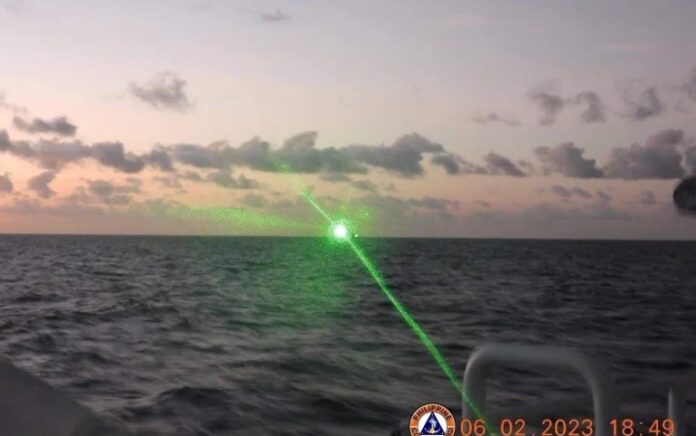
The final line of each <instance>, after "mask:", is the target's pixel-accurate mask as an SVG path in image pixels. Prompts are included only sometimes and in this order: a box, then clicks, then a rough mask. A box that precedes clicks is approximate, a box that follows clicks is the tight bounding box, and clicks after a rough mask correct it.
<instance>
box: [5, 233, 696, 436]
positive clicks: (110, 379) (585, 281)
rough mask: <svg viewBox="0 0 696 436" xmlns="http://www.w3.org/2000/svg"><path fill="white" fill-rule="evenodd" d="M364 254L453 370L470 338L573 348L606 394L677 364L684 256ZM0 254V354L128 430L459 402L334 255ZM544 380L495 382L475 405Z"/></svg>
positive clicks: (684, 318)
mask: <svg viewBox="0 0 696 436" xmlns="http://www.w3.org/2000/svg"><path fill="white" fill-rule="evenodd" d="M363 243H364V245H365V246H366V249H367V251H368V252H369V253H370V254H371V255H372V256H373V258H374V260H375V262H376V264H377V265H378V266H379V267H380V269H381V271H382V273H383V275H384V277H385V278H386V280H387V281H388V283H390V285H391V287H392V289H393V290H394V292H395V293H396V294H397V295H398V296H399V298H401V299H402V301H403V302H404V304H405V305H406V306H407V307H408V308H409V309H410V311H411V312H412V314H413V315H414V317H415V318H416V319H417V320H418V321H419V322H420V323H421V325H422V326H423V328H424V329H425V330H426V331H427V332H428V333H429V334H430V335H431V337H432V339H433V340H434V342H435V343H436V344H438V345H439V347H440V349H441V351H442V353H443V354H444V355H445V356H446V358H447V359H448V361H449V362H450V364H451V366H452V367H453V368H454V369H455V371H457V373H458V374H461V373H462V371H463V369H464V367H465V365H466V359H467V357H468V355H469V353H470V352H471V350H472V348H473V347H474V346H476V345H477V344H479V343H482V342H485V341H515V342H527V343H543V344H558V345H570V346H574V347H579V348H581V349H582V350H585V351H587V352H589V353H591V354H593V355H595V356H597V357H600V358H602V359H604V360H605V361H607V362H608V363H609V364H610V367H611V369H612V371H614V373H615V374H616V375H617V376H618V377H619V378H620V380H621V381H636V380H643V379H647V378H652V377H654V376H655V375H658V374H660V375H665V374H676V373H680V372H684V371H687V370H689V369H691V368H693V367H694V364H695V363H696V243H679V242H604V241H592V242H589V241H588V242H580V241H508V240H425V239H419V240H416V239H411V240H407V239H402V240H399V239H390V240H367V241H363ZM0 257H1V258H2V262H3V263H2V268H1V269H0V333H1V335H0V353H1V354H2V355H5V356H7V357H8V358H9V359H11V360H12V361H13V362H15V363H16V364H17V365H18V366H20V367H22V368H24V369H27V370H28V371H30V372H31V373H33V374H35V375H37V376H39V377H41V378H43V379H45V380H47V381H48V382H49V383H51V384H52V385H54V386H58V387H59V388H61V389H63V390H65V391H67V392H68V393H69V394H70V395H71V396H73V397H74V398H76V399H78V400H79V401H81V402H83V403H85V404H87V405H88V406H90V407H92V408H93V409H95V410H97V411H99V412H101V413H104V414H107V415H110V416H113V417H116V418H117V419H118V420H120V421H121V422H122V423H124V424H125V425H126V426H127V427H129V428H130V429H132V430H134V431H137V432H139V433H140V434H145V435H208V434H221V435H236V434H243V433H249V434H251V433H253V434H259V435H270V434H278V435H281V434H298V435H308V434H314V435H324V434H326V435H360V434H362V435H388V434H389V432H390V431H391V429H392V428H393V426H394V424H395V423H397V422H398V421H400V420H403V419H405V418H407V417H408V416H409V415H410V414H411V413H412V411H413V410H414V409H416V408H417V407H418V406H420V405H421V404H423V403H426V402H440V403H443V404H446V405H450V406H452V407H453V408H455V409H456V408H457V407H458V406H457V403H458V399H457V393H456V391H455V390H454V388H453V387H452V386H451V385H450V384H449V382H448V381H447V380H446V378H445V377H444V375H443V373H442V372H441V371H440V369H439V367H438V366H437V365H436V364H435V362H434V361H433V360H432V358H431V357H430V355H429V354H428V353H427V352H426V351H425V349H424V347H423V346H422V345H421V343H420V342H419V341H418V340H417V339H416V338H415V337H414V335H413V333H412V332H411V331H410V330H409V328H408V327H407V326H406V325H405V324H404V322H403V321H402V320H401V319H400V317H399V316H398V315H397V313H396V312H395V311H394V309H393V308H392V306H391V305H390V303H389V302H388V301H387V299H386V298H385V296H384V295H383V294H382V292H381V291H380V290H379V288H378V287H377V286H376V285H375V284H374V282H373V281H372V279H371V278H370V277H369V275H368V274H367V273H366V272H365V270H364V269H363V268H362V266H361V265H360V264H358V263H357V261H356V260H355V257H354V256H353V255H352V253H351V252H350V251H348V250H347V248H346V247H343V246H337V245H329V244H328V243H327V242H326V241H323V240H319V239H294V238H196V237H76V236H0ZM561 380H562V381H561V382H560V383H552V382H551V381H550V380H549V379H546V378H543V377H538V376H537V377H535V376H533V375H528V374H526V373H520V372H501V373H500V374H498V375H497V376H496V377H494V379H493V381H492V386H493V387H494V391H493V393H492V395H493V400H494V401H493V402H494V403H497V404H499V405H509V404H513V403H515V402H517V401H522V400H526V399H529V398H538V397H542V398H543V397H546V396H549V395H550V394H549V392H552V391H553V392H565V391H569V390H570V389H571V388H572V387H573V386H575V384H574V382H566V381H564V379H561ZM655 401H657V400H655ZM655 404H660V403H659V402H655V403H651V404H649V405H643V406H639V407H642V408H639V409H638V410H639V411H640V413H642V414H643V415H645V416H656V417H657V416H664V413H665V411H664V410H663V409H662V408H660V409H656V408H655V407H656V405H655Z"/></svg>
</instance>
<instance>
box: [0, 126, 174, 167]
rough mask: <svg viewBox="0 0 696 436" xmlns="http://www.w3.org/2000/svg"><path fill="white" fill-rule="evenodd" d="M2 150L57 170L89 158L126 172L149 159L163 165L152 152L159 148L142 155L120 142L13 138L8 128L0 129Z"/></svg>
mask: <svg viewBox="0 0 696 436" xmlns="http://www.w3.org/2000/svg"><path fill="white" fill-rule="evenodd" d="M0 152H6V153H10V154H12V155H15V156H17V157H20V158H23V159H27V160H30V161H33V162H36V163H37V164H38V165H39V166H40V167H42V168H46V169H51V170H58V169H61V168H62V167H64V166H65V165H67V164H70V163H77V162H79V161H81V160H83V159H87V158H92V159H94V160H96V161H97V162H99V163H100V164H101V165H103V166H105V167H109V168H113V169H115V170H118V171H121V172H125V173H137V172H140V171H141V170H142V169H143V168H144V167H145V164H146V163H147V162H148V161H150V162H151V163H152V164H153V165H155V166H160V167H161V162H160V160H157V159H153V158H152V153H154V152H157V151H156V150H155V151H153V152H151V153H149V154H146V155H145V156H144V157H142V156H138V155H136V154H133V153H131V152H126V151H125V148H124V146H123V144H122V143H120V142H100V143H97V144H93V145H88V144H84V143H82V142H80V141H71V142H63V141H56V140H45V139H42V140H40V141H38V142H34V143H30V142H27V141H12V140H11V139H10V137H9V135H8V134H7V131H5V130H0ZM170 165H171V163H170Z"/></svg>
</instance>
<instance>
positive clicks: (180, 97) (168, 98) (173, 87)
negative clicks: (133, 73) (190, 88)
mask: <svg viewBox="0 0 696 436" xmlns="http://www.w3.org/2000/svg"><path fill="white" fill-rule="evenodd" d="M128 90H129V92H130V93H131V94H132V95H133V96H134V97H136V98H137V99H139V100H140V101H143V102H145V103H147V104H148V105H150V106H152V107H153V108H155V109H164V110H174V111H179V112H184V111H187V110H189V109H191V102H190V101H189V98H188V96H187V94H186V81H185V80H184V79H182V78H180V77H179V76H177V75H176V74H174V73H172V72H163V73H159V74H157V75H155V76H154V77H152V78H151V79H150V80H149V81H148V82H147V83H144V84H138V83H135V82H132V83H131V84H130V85H129V87H128Z"/></svg>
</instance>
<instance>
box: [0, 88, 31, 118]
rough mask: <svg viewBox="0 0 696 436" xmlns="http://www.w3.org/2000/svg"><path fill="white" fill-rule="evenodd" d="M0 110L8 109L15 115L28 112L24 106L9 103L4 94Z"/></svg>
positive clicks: (1, 98)
mask: <svg viewBox="0 0 696 436" xmlns="http://www.w3.org/2000/svg"><path fill="white" fill-rule="evenodd" d="M0 109H7V110H8V111H10V112H12V113H13V114H15V115H21V114H25V113H26V112H27V108H25V107H24V106H19V105H16V104H13V103H10V102H9V101H7V98H6V97H5V94H4V93H2V92H0Z"/></svg>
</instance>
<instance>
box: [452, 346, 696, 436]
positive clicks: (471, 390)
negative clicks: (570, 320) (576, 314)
mask: <svg viewBox="0 0 696 436" xmlns="http://www.w3.org/2000/svg"><path fill="white" fill-rule="evenodd" d="M494 367H514V368H518V369H528V370H532V371H538V370H548V369H565V370H570V371H573V372H575V373H577V374H579V375H580V376H581V377H582V378H583V379H584V380H585V381H586V382H587V384H588V385H589V388H590V392H591V395H582V396H575V397H570V398H566V399H560V400H553V401H549V400H548V399H547V400H546V401H544V402H540V403H538V404H535V405H533V406H531V407H524V408H517V409H515V410H509V411H505V412H503V413H500V412H498V413H487V412H489V411H487V410H486V379H487V377H488V373H489V370H490V369H492V368H494ZM693 386H696V373H689V374H685V375H681V376H677V377H668V378H663V379H661V380H658V381H651V382H648V383H640V384H638V385H634V386H632V387H630V388H627V389H622V390H617V389H616V388H615V386H614V380H613V378H612V377H611V376H610V375H609V372H608V371H607V369H606V366H605V365H603V364H602V363H601V362H600V361H598V360H597V359H592V358H590V357H589V356H587V355H586V354H584V353H582V352H580V351H578V350H576V349H573V348H564V347H550V346H538V345H520V344H500V343H491V344H485V345H482V346H479V347H477V348H476V349H475V350H474V351H473V353H472V355H471V357H470V358H469V361H468V363H467V366H466V370H465V371H464V382H463V387H464V395H465V396H466V398H467V399H468V401H465V400H464V399H462V413H463V416H464V417H465V418H469V419H473V418H476V416H475V411H474V410H472V409H471V407H470V404H474V405H475V407H476V408H477V411H478V412H479V413H481V414H482V415H483V416H485V417H486V418H487V419H489V420H491V421H494V420H495V419H496V417H498V418H502V417H525V418H527V420H528V421H529V422H531V421H532V420H540V419H543V418H544V417H548V416H549V415H550V414H555V415H557V416H562V415H563V413H564V412H566V411H568V410H573V409H574V410H577V408H578V407H581V406H582V405H587V404H588V403H590V402H591V403H592V405H593V407H592V409H593V413H594V424H595V429H596V432H595V435H596V436H611V434H612V433H611V430H610V424H609V423H610V420H611V419H614V418H617V417H618V412H619V411H620V402H619V401H620V400H621V399H625V398H630V397H631V396H632V395H635V394H637V393H646V392H663V393H665V394H667V396H668V411H667V414H668V417H669V418H670V419H671V420H672V422H673V424H674V432H673V436H686V415H685V408H686V393H687V391H688V388H689V387H693Z"/></svg>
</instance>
